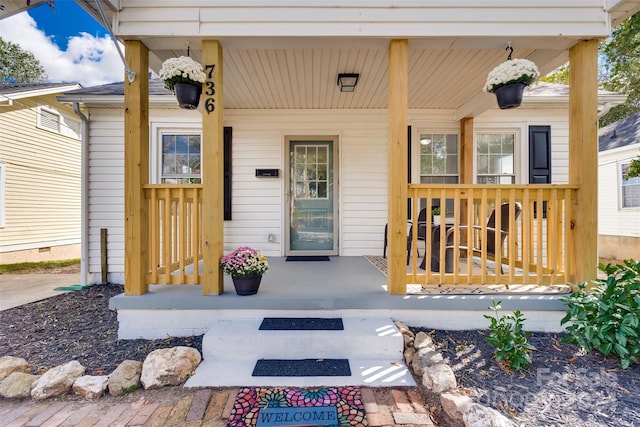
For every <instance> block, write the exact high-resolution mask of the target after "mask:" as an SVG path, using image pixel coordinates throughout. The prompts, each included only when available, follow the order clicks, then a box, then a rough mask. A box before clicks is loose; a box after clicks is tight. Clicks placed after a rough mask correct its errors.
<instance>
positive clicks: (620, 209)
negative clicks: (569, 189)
mask: <svg viewBox="0 0 640 427" xmlns="http://www.w3.org/2000/svg"><path fill="white" fill-rule="evenodd" d="M599 149H600V154H599V155H598V220H599V227H598V244H599V252H600V255H601V256H603V257H608V258H615V259H630V258H633V259H636V260H637V259H640V177H635V178H629V177H628V176H627V170H628V168H629V165H630V163H631V160H633V159H634V158H637V157H638V156H639V155H640V113H636V114H634V115H632V116H629V117H627V118H625V119H622V120H620V121H617V122H615V123H612V124H610V125H609V126H606V127H604V128H602V129H600V132H599Z"/></svg>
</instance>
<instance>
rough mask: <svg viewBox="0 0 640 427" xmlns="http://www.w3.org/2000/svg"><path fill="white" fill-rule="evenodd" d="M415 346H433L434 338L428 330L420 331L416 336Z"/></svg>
mask: <svg viewBox="0 0 640 427" xmlns="http://www.w3.org/2000/svg"><path fill="white" fill-rule="evenodd" d="M413 347H414V348H415V349H416V350H420V349H421V348H433V338H431V336H430V335H429V334H427V333H426V332H418V333H417V334H416V338H415V340H414V341H413Z"/></svg>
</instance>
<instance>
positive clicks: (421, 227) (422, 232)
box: [382, 209, 427, 265]
mask: <svg viewBox="0 0 640 427" xmlns="http://www.w3.org/2000/svg"><path fill="white" fill-rule="evenodd" d="M415 224H416V226H417V227H418V240H419V241H420V240H422V241H425V240H426V235H427V210H426V209H421V210H420V213H418V221H416V222H415ZM407 225H408V227H409V232H408V234H407V265H409V262H410V261H411V244H412V242H413V225H414V223H413V221H411V220H407ZM388 232H389V224H388V223H387V224H385V226H384V247H383V249H382V257H383V258H386V257H387V244H388ZM417 256H418V258H420V250H419V248H418V254H417Z"/></svg>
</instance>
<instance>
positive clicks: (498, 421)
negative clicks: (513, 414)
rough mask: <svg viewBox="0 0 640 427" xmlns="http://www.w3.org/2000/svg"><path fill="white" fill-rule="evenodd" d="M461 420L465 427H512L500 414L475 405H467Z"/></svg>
mask: <svg viewBox="0 0 640 427" xmlns="http://www.w3.org/2000/svg"><path fill="white" fill-rule="evenodd" d="M462 419H463V421H464V425H465V426H466V427H514V424H513V423H512V422H511V421H510V420H509V419H508V418H507V417H505V416H504V415H502V414H501V413H500V412H498V411H496V410H495V409H492V408H488V407H486V406H482V405H479V404H477V403H472V404H471V405H469V407H468V408H467V411H466V412H465V413H464V414H463V416H462Z"/></svg>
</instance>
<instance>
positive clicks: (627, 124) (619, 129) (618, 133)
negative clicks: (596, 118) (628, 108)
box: [598, 113, 640, 151]
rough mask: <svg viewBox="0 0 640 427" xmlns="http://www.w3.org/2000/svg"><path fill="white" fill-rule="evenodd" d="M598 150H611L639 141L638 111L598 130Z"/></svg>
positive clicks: (639, 121)
mask: <svg viewBox="0 0 640 427" xmlns="http://www.w3.org/2000/svg"><path fill="white" fill-rule="evenodd" d="M598 135H599V136H598V151H607V150H613V149H614V148H620V147H626V146H627V145H631V144H639V143H640V113H636V114H633V115H631V116H629V117H626V118H624V119H622V120H618V121H617V122H615V123H611V124H610V125H609V126H605V127H603V128H602V129H600V131H599V132H598Z"/></svg>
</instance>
